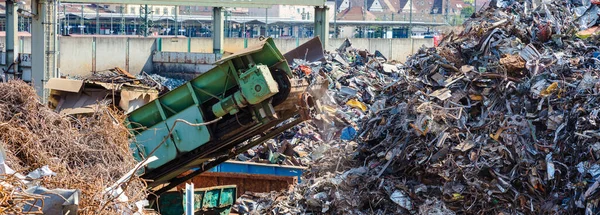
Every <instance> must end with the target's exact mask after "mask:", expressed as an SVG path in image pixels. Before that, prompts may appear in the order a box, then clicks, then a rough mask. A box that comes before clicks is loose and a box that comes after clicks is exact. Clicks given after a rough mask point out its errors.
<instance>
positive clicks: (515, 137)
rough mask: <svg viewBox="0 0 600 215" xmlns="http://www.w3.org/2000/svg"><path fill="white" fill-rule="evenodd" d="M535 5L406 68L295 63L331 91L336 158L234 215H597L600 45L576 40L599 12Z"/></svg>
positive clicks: (484, 15) (358, 55) (338, 61)
mask: <svg viewBox="0 0 600 215" xmlns="http://www.w3.org/2000/svg"><path fill="white" fill-rule="evenodd" d="M538 2H539V1H538ZM576 2H577V3H576ZM530 5H531V4H529V6H528V5H527V4H525V1H521V0H502V1H501V0H497V1H492V3H491V5H490V7H488V8H486V9H483V10H482V11H479V12H477V13H476V14H474V15H473V17H472V18H471V19H469V20H467V21H466V23H465V24H464V30H463V31H462V32H460V33H458V34H450V35H446V37H445V38H444V40H443V41H441V42H440V45H439V47H435V48H422V49H420V50H419V51H418V53H416V54H414V55H412V56H410V57H409V58H408V59H407V61H406V64H405V65H398V66H394V65H389V64H386V63H385V58H384V57H378V56H377V55H371V54H369V52H367V51H364V50H356V49H353V48H352V47H351V43H350V41H348V42H347V43H344V44H343V45H342V47H340V49H338V50H337V52H336V53H330V54H328V55H327V56H326V60H327V61H326V62H324V63H322V62H315V63H311V62H301V61H297V60H296V64H295V65H294V66H295V67H296V68H300V69H299V71H302V72H303V73H305V74H309V73H310V72H313V73H315V72H320V73H324V74H327V75H328V76H329V78H330V83H331V85H330V91H329V92H327V93H328V95H330V96H326V98H330V99H331V101H329V103H330V104H331V105H332V106H331V107H329V108H328V107H327V105H324V108H323V109H324V110H325V111H324V113H323V114H322V115H323V116H322V118H320V120H319V118H317V120H315V121H314V122H313V123H314V124H315V126H316V127H318V128H320V130H321V131H322V132H321V137H323V138H322V139H323V140H324V142H325V143H324V144H323V145H325V146H324V148H327V150H323V151H320V152H319V154H320V156H317V158H315V159H311V160H309V162H308V165H309V169H308V171H307V172H306V173H305V174H304V176H303V179H302V183H301V184H299V185H297V186H296V187H295V188H293V189H292V190H290V191H282V192H280V193H270V194H268V195H267V194H261V195H258V194H251V193H248V194H247V195H244V196H243V197H242V198H240V199H238V204H237V206H236V207H237V208H238V211H239V212H241V213H243V214H246V213H248V214H250V213H257V214H323V213H326V214H597V213H600V209H599V208H600V205H599V204H600V198H599V195H598V194H599V193H600V192H599V191H600V189H599V188H600V180H598V179H599V177H600V164H598V162H597V160H598V159H599V158H600V127H599V125H598V124H599V123H600V122H598V113H599V112H600V107H599V104H600V101H599V100H598V99H599V98H600V97H599V96H598V95H599V93H600V81H599V74H598V69H600V61H599V60H598V59H597V56H598V55H599V54H598V53H599V50H598V49H597V41H598V40H597V38H598V36H596V35H589V36H588V37H585V38H582V37H581V36H579V35H582V34H584V33H586V32H580V31H581V30H586V29H588V28H591V27H593V26H595V25H597V20H598V6H597V5H596V4H590V1H589V0H587V1H586V0H584V1H541V3H538V4H537V5H536V6H535V7H534V8H530ZM578 32H579V33H578ZM590 32H595V31H590ZM588 33H589V32H588ZM300 65H303V66H302V67H300ZM324 103H328V101H325V102H324ZM327 110H329V112H328V111H327ZM332 119H334V120H335V122H340V124H335V123H331V122H333V121H334V120H332ZM323 122H325V123H323ZM332 125H333V126H332ZM323 127H326V129H322V128H323ZM350 128H351V129H350ZM352 130H355V132H351V131H352ZM344 131H346V132H345V133H344ZM333 134H335V135H333ZM314 153H315V152H314V151H313V152H311V154H314ZM309 156H311V155H310V154H309Z"/></svg>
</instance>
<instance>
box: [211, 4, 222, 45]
mask: <svg viewBox="0 0 600 215" xmlns="http://www.w3.org/2000/svg"><path fill="white" fill-rule="evenodd" d="M223 27H224V23H223V8H222V7H214V8H213V20H212V39H213V53H215V54H221V53H223V40H224V38H223V33H224V29H223Z"/></svg>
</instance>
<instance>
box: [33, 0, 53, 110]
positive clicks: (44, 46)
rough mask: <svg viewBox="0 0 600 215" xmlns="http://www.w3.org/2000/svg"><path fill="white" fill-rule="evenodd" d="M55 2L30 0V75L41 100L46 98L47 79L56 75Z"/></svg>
mask: <svg viewBox="0 0 600 215" xmlns="http://www.w3.org/2000/svg"><path fill="white" fill-rule="evenodd" d="M55 6H56V2H55V1H48V0H32V1H31V8H32V12H33V14H34V16H33V18H32V29H31V63H32V65H31V66H32V67H31V70H32V71H31V73H32V74H31V75H32V81H33V83H34V87H35V90H36V91H37V93H38V95H39V96H40V98H41V99H42V100H43V101H46V100H47V99H48V98H47V97H48V92H47V89H45V86H46V82H48V79H50V78H53V77H56V76H57V74H56V73H57V71H58V70H57V68H56V65H57V61H56V60H57V58H56V43H57V36H56V29H55V28H56V25H55V23H56V8H55Z"/></svg>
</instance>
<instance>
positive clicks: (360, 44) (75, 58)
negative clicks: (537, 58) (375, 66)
mask: <svg viewBox="0 0 600 215" xmlns="http://www.w3.org/2000/svg"><path fill="white" fill-rule="evenodd" d="M308 40H309V38H300V39H296V38H276V39H274V41H275V44H276V45H277V47H278V48H279V50H280V51H281V52H282V53H286V52H288V51H290V50H292V49H294V48H296V47H297V46H298V45H299V44H302V43H304V42H306V41H308ZM344 40H345V39H342V38H336V39H333V38H332V39H329V45H328V46H327V47H326V49H327V50H330V51H332V50H335V49H337V48H338V47H339V46H340V45H341V44H342V42H343V41H344ZM2 41H4V37H0V46H1V45H2V43H3V42H2ZM19 41H22V43H23V47H22V48H20V49H19V50H20V51H21V50H22V51H23V52H24V53H31V38H30V37H21V38H20V40H19ZM158 41H161V44H158V43H157V42H158ZM350 41H351V42H352V45H353V46H354V47H356V48H360V49H367V50H370V51H373V52H374V51H375V50H379V51H380V52H381V53H382V54H383V55H384V56H386V57H387V58H388V59H389V60H396V61H399V62H404V61H405V60H406V57H407V56H409V55H410V54H412V53H414V52H416V51H417V50H418V49H419V48H420V47H421V46H427V47H432V46H433V39H366V38H353V39H351V40H350ZM59 42H60V48H59V49H60V50H59V51H60V52H59V53H60V55H59V65H60V71H61V73H62V74H63V75H70V76H74V75H77V76H83V75H88V74H90V72H91V71H100V70H105V69H109V68H114V67H117V66H118V67H121V68H123V69H126V70H128V71H129V72H130V73H132V74H139V73H141V72H142V71H146V72H153V70H154V69H155V68H157V67H155V66H153V63H152V61H153V52H156V51H162V52H191V53H212V49H213V47H212V40H211V38H186V37H181V38H162V39H160V40H158V39H156V38H141V37H129V38H128V37H97V38H95V37H93V36H92V35H90V37H60V38H59ZM245 43H247V44H246V45H247V46H248V47H250V46H253V45H256V44H258V43H259V40H258V38H249V39H247V41H244V39H243V38H226V39H225V42H224V44H223V45H224V50H225V51H228V52H236V51H239V50H242V49H244V47H245ZM159 48H160V50H159ZM163 63H165V62H163ZM167 63H170V62H167ZM192 68H193V70H194V71H197V70H198V69H200V70H201V69H205V68H208V67H206V66H201V67H198V66H193V67H185V69H186V70H187V69H192ZM162 70H168V67H161V71H162ZM199 72H203V71H199Z"/></svg>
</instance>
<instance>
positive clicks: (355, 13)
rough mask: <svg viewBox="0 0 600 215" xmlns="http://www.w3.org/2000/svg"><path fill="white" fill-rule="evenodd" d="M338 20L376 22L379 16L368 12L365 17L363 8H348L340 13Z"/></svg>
mask: <svg viewBox="0 0 600 215" xmlns="http://www.w3.org/2000/svg"><path fill="white" fill-rule="evenodd" d="M337 19H338V20H368V21H374V20H376V19H377V16H375V15H374V14H373V13H371V12H369V11H366V13H365V15H364V16H363V7H360V6H354V7H350V8H347V9H346V10H344V11H342V12H340V13H338V15H337Z"/></svg>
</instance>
